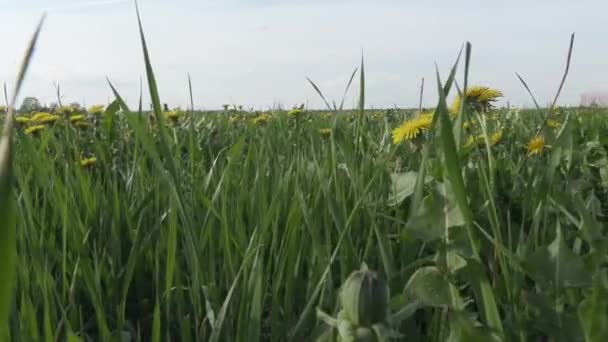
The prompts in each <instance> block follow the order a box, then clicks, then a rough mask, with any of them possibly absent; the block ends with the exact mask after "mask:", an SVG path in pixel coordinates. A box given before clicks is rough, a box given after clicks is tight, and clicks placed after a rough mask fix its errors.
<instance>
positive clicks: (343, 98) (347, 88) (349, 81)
mask: <svg viewBox="0 0 608 342" xmlns="http://www.w3.org/2000/svg"><path fill="white" fill-rule="evenodd" d="M357 71H359V67H356V68H355V70H353V73H352V74H351V75H350V78H349V79H348V83H347V84H346V88H345V89H344V94H342V100H341V101H340V107H338V108H339V110H342V109H344V100H345V99H346V93H348V90H349V89H350V85H351V84H352V83H353V80H354V79H355V75H356V74H357Z"/></svg>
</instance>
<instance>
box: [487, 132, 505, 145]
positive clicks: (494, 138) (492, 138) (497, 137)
mask: <svg viewBox="0 0 608 342" xmlns="http://www.w3.org/2000/svg"><path fill="white" fill-rule="evenodd" d="M501 140H502V129H501V130H499V131H496V132H494V133H493V134H492V135H490V142H491V143H492V145H496V144H498V143H499V142H500V141H501Z"/></svg>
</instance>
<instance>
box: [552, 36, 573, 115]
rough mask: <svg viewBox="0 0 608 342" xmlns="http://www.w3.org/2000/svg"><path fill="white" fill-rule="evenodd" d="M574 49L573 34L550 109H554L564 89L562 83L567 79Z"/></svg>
mask: <svg viewBox="0 0 608 342" xmlns="http://www.w3.org/2000/svg"><path fill="white" fill-rule="evenodd" d="M573 48H574V33H572V35H571V36H570V47H569V48H568V57H567V58H566V69H565V70H564V75H563V76H562V80H561V82H560V84H559V88H557V93H556V94H555V98H554V99H553V103H551V108H550V109H553V108H554V107H555V104H556V103H557V99H559V95H560V94H561V92H562V89H563V88H564V83H566V78H567V77H568V71H570V61H571V60H572V49H573Z"/></svg>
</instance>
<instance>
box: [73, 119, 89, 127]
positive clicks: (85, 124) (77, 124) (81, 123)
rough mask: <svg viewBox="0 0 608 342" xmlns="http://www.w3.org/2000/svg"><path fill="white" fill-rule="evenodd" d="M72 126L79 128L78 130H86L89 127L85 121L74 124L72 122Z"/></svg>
mask: <svg viewBox="0 0 608 342" xmlns="http://www.w3.org/2000/svg"><path fill="white" fill-rule="evenodd" d="M74 126H76V127H78V128H80V129H87V128H89V127H91V124H90V123H88V122H86V121H76V122H74Z"/></svg>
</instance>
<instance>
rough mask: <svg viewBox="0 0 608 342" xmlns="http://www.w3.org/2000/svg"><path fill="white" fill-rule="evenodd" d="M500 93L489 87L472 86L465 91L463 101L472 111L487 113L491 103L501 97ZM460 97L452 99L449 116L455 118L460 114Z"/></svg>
mask: <svg viewBox="0 0 608 342" xmlns="http://www.w3.org/2000/svg"><path fill="white" fill-rule="evenodd" d="M502 96H503V95H502V92H501V91H500V90H497V89H492V88H489V87H482V86H473V87H471V88H468V89H467V92H466V95H465V96H464V97H465V99H466V100H465V101H466V104H467V106H468V107H469V108H470V109H471V110H473V111H478V112H488V111H489V110H490V109H492V105H493V102H495V101H496V100H498V98H500V97H502ZM462 97H463V96H462V95H461V94H459V95H458V96H456V98H455V99H454V102H453V103H452V106H451V107H450V116H451V117H452V118H455V117H456V116H458V113H459V112H460V107H461V104H462Z"/></svg>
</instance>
